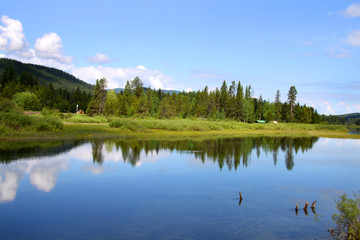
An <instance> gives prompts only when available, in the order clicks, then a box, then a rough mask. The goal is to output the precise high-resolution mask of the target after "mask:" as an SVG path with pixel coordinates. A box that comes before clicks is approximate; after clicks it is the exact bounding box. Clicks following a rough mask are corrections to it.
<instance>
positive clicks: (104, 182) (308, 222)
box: [0, 137, 360, 240]
mask: <svg viewBox="0 0 360 240" xmlns="http://www.w3.org/2000/svg"><path fill="white" fill-rule="evenodd" d="M359 156H360V140H352V139H328V138H315V137H309V138H283V137H281V138H280V137H278V138H276V137H256V138H255V137H253V138H215V139H209V140H200V139H199V140H197V139H195V140H194V139H185V140H176V139H170V140H163V141H162V140H151V141H146V140H136V139H116V140H114V139H113V140H92V141H46V142H26V143H24V142H2V143H1V144H0V162H1V165H0V239H2V240H4V239H11V240H14V239H315V238H316V239H320V238H325V239H326V238H328V236H329V235H328V233H327V229H329V227H330V226H333V227H334V224H333V222H332V220H331V215H332V214H333V213H335V212H336V209H335V200H336V199H337V198H338V196H339V195H341V194H342V193H345V192H346V193H348V194H352V193H353V192H358V191H359V190H360V187H359V182H360V174H359V172H360V157H359ZM239 192H241V193H242V196H243V199H242V201H240V200H239ZM315 200H316V201H317V205H316V208H315V210H314V211H313V210H312V209H311V208H308V210H307V211H304V210H303V209H302V207H303V206H304V204H305V202H307V201H308V202H309V203H310V205H311V203H312V202H313V201H315ZM296 203H298V204H299V206H300V210H299V211H298V212H295V210H294V208H295V205H296Z"/></svg>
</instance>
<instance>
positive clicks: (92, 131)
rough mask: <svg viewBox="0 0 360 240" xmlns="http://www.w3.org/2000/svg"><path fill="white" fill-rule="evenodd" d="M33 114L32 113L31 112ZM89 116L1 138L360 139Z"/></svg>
mask: <svg viewBox="0 0 360 240" xmlns="http://www.w3.org/2000/svg"><path fill="white" fill-rule="evenodd" d="M30 117H31V118H33V117H32V116H30ZM105 120H106V118H104V117H97V118H90V117H86V116H80V117H79V116H72V117H70V118H65V119H64V120H63V129H61V130H57V131H46V130H44V131H25V130H24V131H13V132H11V133H8V134H7V135H2V136H1V139H9V140H10V139H39V140H40V139H92V138H116V137H141V138H152V139H154V138H166V137H212V136H220V135H222V136H293V137H299V136H316V137H330V138H353V139H360V135H354V134H352V135H351V134H348V130H347V129H346V128H345V127H344V126H338V125H320V124H301V123H278V124H273V123H267V124H255V123H254V124H248V123H241V122H236V121H211V120H205V119H170V120H169V119H150V118H148V119H129V118H113V119H111V118H108V119H107V121H108V122H106V121H105Z"/></svg>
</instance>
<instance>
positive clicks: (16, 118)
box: [0, 112, 32, 129]
mask: <svg viewBox="0 0 360 240" xmlns="http://www.w3.org/2000/svg"><path fill="white" fill-rule="evenodd" d="M0 122H1V123H3V124H4V125H6V126H8V127H10V128H13V129H20V128H23V127H28V126H30V125H31V123H32V119H31V118H30V117H29V116H27V115H24V114H20V113H16V112H0Z"/></svg>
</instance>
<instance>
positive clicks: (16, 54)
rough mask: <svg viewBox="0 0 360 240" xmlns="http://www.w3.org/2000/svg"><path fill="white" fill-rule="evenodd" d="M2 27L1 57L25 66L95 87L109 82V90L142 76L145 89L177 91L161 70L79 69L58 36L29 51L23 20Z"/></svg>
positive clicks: (99, 58) (96, 59)
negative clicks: (101, 81) (63, 73)
mask: <svg viewBox="0 0 360 240" xmlns="http://www.w3.org/2000/svg"><path fill="white" fill-rule="evenodd" d="M1 22H2V23H3V24H4V26H1V25H0V51H4V52H5V54H2V53H1V54H0V57H6V58H12V59H16V60H18V61H21V62H24V63H33V64H38V65H44V66H48V67H54V68H57V69H61V70H63V71H67V72H69V73H72V74H74V75H75V76H76V77H78V78H79V79H81V80H84V81H87V82H89V83H95V80H96V79H100V78H103V77H104V78H106V79H107V80H108V86H109V88H117V87H124V86H125V83H126V81H127V80H132V79H134V77H135V76H139V77H140V79H141V80H142V81H143V82H144V86H145V87H147V86H150V87H152V88H156V89H159V88H161V89H173V87H172V84H173V78H172V77H170V76H168V75H166V74H163V73H162V72H160V71H158V70H152V69H147V68H146V67H144V66H142V65H139V66H137V67H128V68H116V67H103V66H87V67H80V68H75V67H74V66H73V64H72V57H71V56H66V55H64V53H63V52H62V47H63V45H62V41H61V38H60V36H59V35H58V34H57V33H45V34H44V35H43V36H42V37H40V38H38V39H36V42H35V45H34V48H33V49H32V48H29V47H28V44H27V43H26V41H25V36H24V33H23V27H22V24H21V22H20V21H19V20H14V19H10V18H8V17H7V16H2V17H1ZM88 60H89V61H90V62H93V63H105V62H108V61H110V59H109V58H108V57H107V56H106V55H105V54H101V53H98V54H96V55H95V56H93V57H89V58H88Z"/></svg>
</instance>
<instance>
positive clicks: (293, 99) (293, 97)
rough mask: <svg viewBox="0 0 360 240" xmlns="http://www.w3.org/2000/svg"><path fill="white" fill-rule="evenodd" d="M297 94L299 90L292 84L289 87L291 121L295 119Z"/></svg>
mask: <svg viewBox="0 0 360 240" xmlns="http://www.w3.org/2000/svg"><path fill="white" fill-rule="evenodd" d="M296 95H297V90H296V88H295V86H291V87H290V89H289V93H288V102H289V105H290V116H291V121H293V119H294V106H295V102H296Z"/></svg>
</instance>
